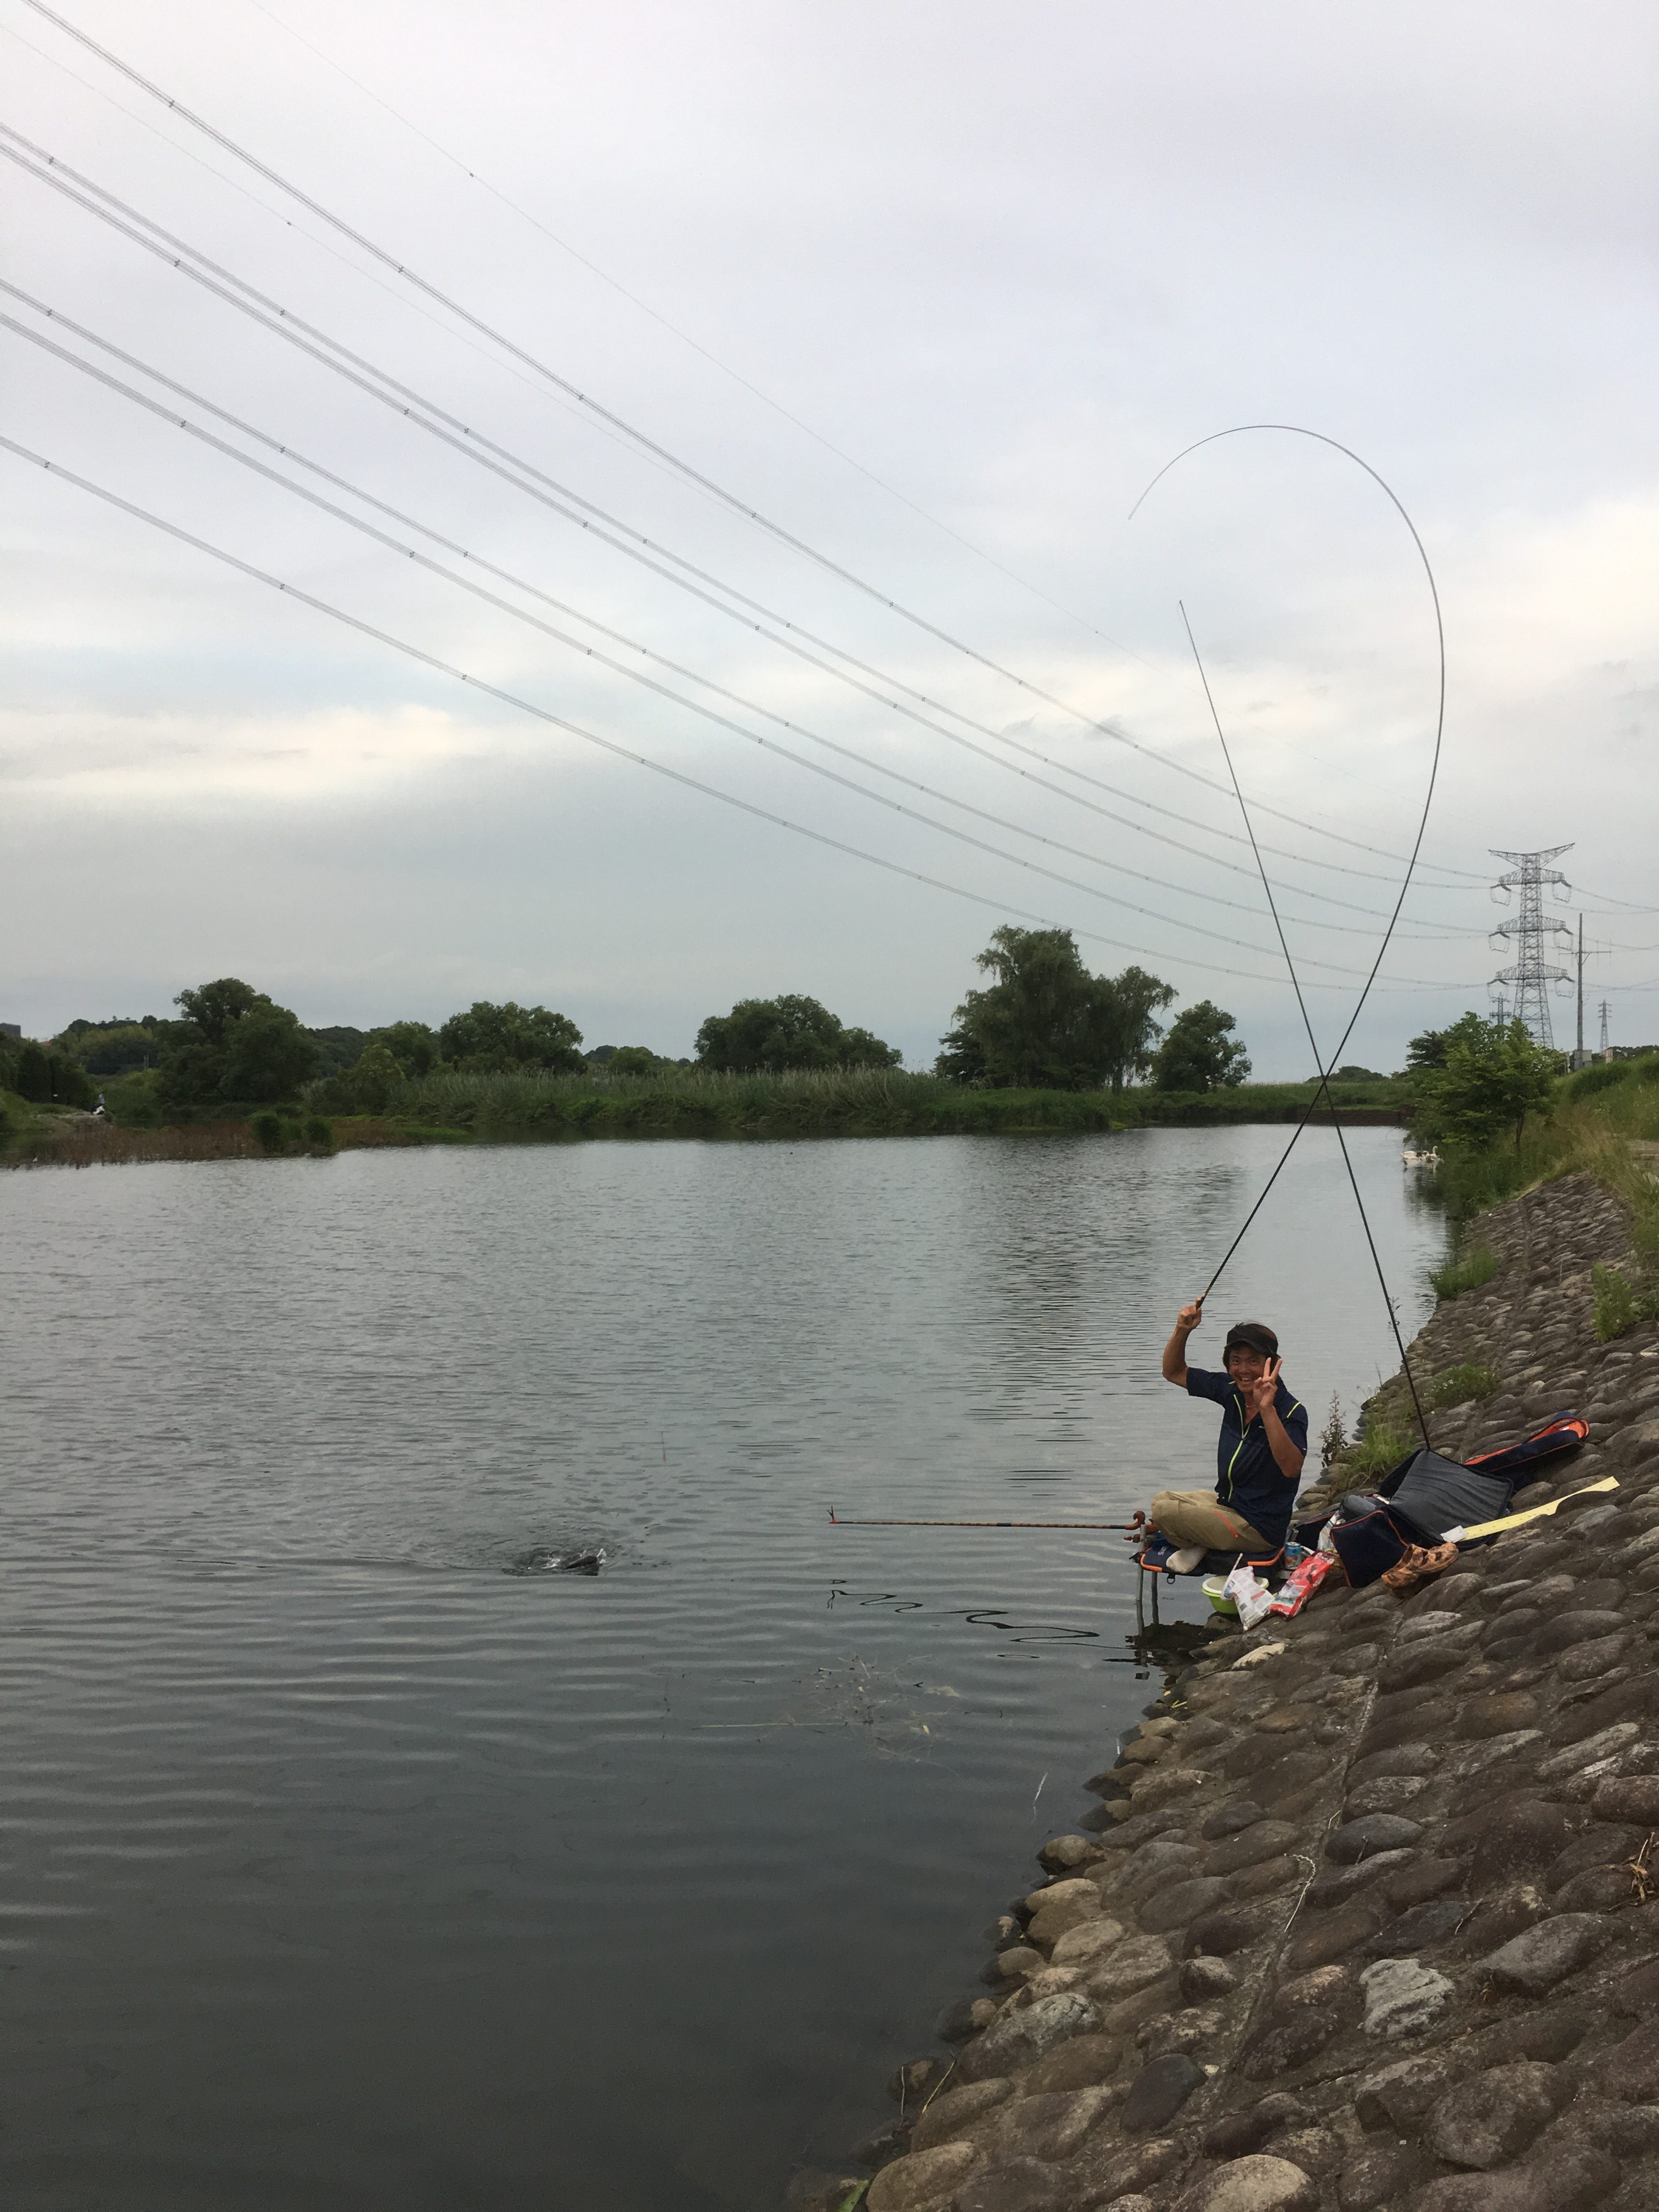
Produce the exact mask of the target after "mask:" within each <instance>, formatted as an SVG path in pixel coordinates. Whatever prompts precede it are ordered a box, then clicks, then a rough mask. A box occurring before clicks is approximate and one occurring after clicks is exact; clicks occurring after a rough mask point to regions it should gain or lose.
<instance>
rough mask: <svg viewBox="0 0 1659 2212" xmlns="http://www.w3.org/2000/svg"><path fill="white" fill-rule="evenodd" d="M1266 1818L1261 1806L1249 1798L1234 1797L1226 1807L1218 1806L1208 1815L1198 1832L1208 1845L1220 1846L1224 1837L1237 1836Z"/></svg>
mask: <svg viewBox="0 0 1659 2212" xmlns="http://www.w3.org/2000/svg"><path fill="white" fill-rule="evenodd" d="M1266 1818H1267V1815H1266V1814H1265V1813H1264V1812H1263V1811H1262V1809H1261V1806H1260V1805H1255V1804H1252V1802H1250V1800H1249V1798H1248V1797H1234V1798H1231V1799H1229V1801H1228V1802H1227V1803H1226V1804H1225V1805H1218V1806H1217V1807H1216V1808H1215V1810H1214V1812H1213V1813H1211V1814H1206V1817H1205V1819H1204V1820H1202V1821H1201V1822H1200V1826H1199V1831H1198V1832H1199V1834H1200V1836H1202V1837H1203V1838H1204V1839H1205V1841H1206V1843H1212V1844H1218V1843H1220V1842H1221V1841H1222V1839H1223V1838H1224V1837H1227V1836H1236V1835H1237V1834H1239V1832H1241V1831H1242V1830H1243V1829H1245V1828H1248V1827H1249V1826H1252V1825H1253V1824H1254V1823H1255V1821H1257V1820H1265V1819H1266Z"/></svg>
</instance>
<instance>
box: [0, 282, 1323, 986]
mask: <svg viewBox="0 0 1659 2212" xmlns="http://www.w3.org/2000/svg"><path fill="white" fill-rule="evenodd" d="M0 326H3V327H4V328H6V329H8V330H10V331H15V333H16V334H17V335H18V336H19V337H24V338H27V339H28V340H29V342H30V343H32V344H34V345H37V346H40V347H41V348H42V349H45V350H46V351H48V352H50V353H52V354H53V355H55V356H57V357H58V359H59V360H61V361H64V362H68V363H69V364H70V366H72V367H74V368H79V369H81V370H82V372H83V373H84V374H87V375H88V376H92V377H94V378H96V379H97V380H98V381H99V382H100V383H101V384H104V385H106V386H108V387H109V388H110V389H111V390H112V391H115V392H119V393H120V394H121V396H122V397H123V398H127V399H130V400H131V401H132V402H134V404H137V405H138V406H140V407H143V408H145V409H147V410H149V412H150V413H152V414H155V415H157V416H161V419H162V420H163V421H165V422H168V423H170V424H171V425H172V426H173V428H177V429H179V430H182V431H183V432H184V433H185V435H187V436H190V437H192V438H195V439H197V440H198V441H200V442H202V443H203V444H204V445H207V446H209V447H211V448H212V449H213V450H214V451H215V452H216V453H222V454H223V455H225V456H226V458H227V459H231V460H234V461H237V462H240V464H241V465H242V466H243V467H245V468H247V469H251V470H252V471H254V472H255V473H256V474H257V475H258V476H261V477H264V479H265V480H266V481H267V482H268V483H274V484H276V485H278V486H280V487H281V488H282V489H283V490H285V491H288V492H290V493H291V494H293V495H294V496H295V498H298V499H302V500H304V501H307V503H308V504H309V505H311V506H313V507H317V508H319V510H320V511H321V512H322V513H326V514H329V515H331V516H332V517H333V518H334V519H335V520H337V521H340V522H343V523H344V524H345V525H346V526H348V527H349V528H350V529H354V530H356V531H358V532H361V533H362V535H363V536H365V537H368V538H372V539H374V541H375V543H376V544H380V545H384V546H385V547H386V549H387V550H389V551H391V552H393V553H396V554H398V555H399V556H401V557H402V558H404V559H406V560H410V561H412V562H416V564H417V565H418V566H419V567H421V568H425V569H426V570H428V572H429V573H430V574H433V575H436V576H439V577H441V578H442V579H443V580H445V581H446V582H447V583H451V584H453V585H455V586H458V587H459V589H460V590H462V591H465V592H470V593H471V595H472V596H473V597H474V598H476V599H482V600H483V601H484V602H485V603H486V604H487V605H490V606H493V607H495V608H497V609H499V610H500V611H501V612H502V613H504V614H507V615H509V616H511V617H514V618H515V619H516V620H518V621H520V622H524V623H528V624H530V625H531V627H532V628H533V629H538V630H540V631H542V632H543V633H544V635H546V636H549V637H550V638H553V639H554V640H555V641H556V642H557V643H559V644H561V645H564V646H568V647H572V648H573V649H574V650H575V651H576V652H578V653H584V654H586V656H587V657H588V658H590V659H595V660H598V661H599V662H600V663H601V664H602V665H604V666H605V667H607V668H610V669H612V670H614V671H616V672H617V674H619V675H623V676H626V677H628V678H630V679H631V680H632V681H634V682H635V683H638V684H643V685H644V686H645V687H646V688H647V690H651V691H653V692H655V693H656V694H657V696H659V697H660V698H664V699H667V700H669V701H671V702H672V703H673V704H674V705H676V706H679V707H684V708H688V709H689V710H690V712H691V713H693V714H700V715H702V716H703V717H704V718H705V719H706V720H709V721H712V722H714V723H716V724H718V725H719V726H720V727H721V728H722V729H726V730H729V731H731V732H732V733H733V734H734V735H735V736H738V737H740V738H744V739H745V740H746V741H747V742H748V743H749V744H754V745H758V746H760V747H761V748H762V749H763V750H765V751H767V752H769V753H773V754H775V755H776V756H778V757H780V758H781V759H783V760H787V761H788V762H790V763H792V765H793V766H794V767H796V768H799V769H805V771H806V772H807V773H808V774H809V775H818V776H822V777H823V778H824V779H825V780H826V781H829V782H832V783H836V784H839V785H840V786H841V787H842V788H843V789H844V790H848V791H851V792H854V793H857V794H858V796H859V797H860V798H862V799H869V800H871V801H872V803H873V804H874V805H878V806H885V807H888V808H890V810H891V811H893V812H895V813H897V814H902V815H903V816H904V817H906V818H907V819H908V820H910V821H913V822H920V823H922V824H923V825H924V826H925V827H926V828H927V829H935V830H937V831H939V834H940V835H941V836H946V837H951V838H954V839H956V841H957V842H958V843H960V844H965V845H969V846H972V847H973V848H975V850H977V851H979V852H981V853H988V854H991V856H992V857H993V858H994V859H996V860H1006V861H1007V862H1009V864H1010V865H1011V866H1014V867H1017V868H1024V869H1026V870H1027V871H1028V872H1030V873H1032V874H1035V875H1040V876H1045V877H1047V878H1048V880H1049V881H1050V882H1052V883H1057V884H1063V885H1064V886H1065V887H1066V889H1067V890H1074V891H1082V892H1083V893H1084V894H1085V896H1089V897H1091V898H1099V899H1104V900H1105V901H1106V902H1108V903H1109V905H1112V906H1120V907H1122V908H1126V909H1127V911H1128V912H1129V913H1131V914H1138V915H1142V916H1144V917H1145V918H1146V920H1147V921H1158V922H1163V923H1164V924H1166V925H1167V926H1168V927H1171V928H1176V929H1183V928H1184V929H1188V930H1190V931H1191V932H1192V933H1193V934H1194V935H1195V936H1199V937H1208V938H1213V939H1216V940H1217V942H1218V943H1220V944H1224V945H1238V946H1239V948H1240V949H1241V950H1242V951H1250V952H1266V951H1268V950H1269V948H1267V946H1264V945H1253V944H1250V943H1249V941H1248V940H1246V939H1238V938H1237V937H1233V936H1230V935H1228V934H1227V933H1225V932H1224V931H1222V930H1218V929H1210V928H1207V927H1206V926H1205V925H1204V924H1203V923H1202V922H1196V921H1184V920H1182V918H1180V917H1179V916H1176V915H1168V914H1160V913H1159V912H1158V910H1157V909H1156V908H1152V907H1143V906H1139V905H1137V904H1136V903H1135V902H1134V901H1133V900H1132V899H1126V898H1121V897H1119V896H1118V895H1117V894H1116V893H1115V891H1109V890H1101V889H1100V888H1099V887H1098V886H1097V885H1095V884H1086V883H1083V882H1080V881H1079V880H1078V878H1075V877H1073V876H1066V875H1062V874H1060V872H1058V871H1057V870H1055V869H1053V868H1048V867H1045V866H1042V863H1041V862H1040V861H1036V860H1025V859H1023V858H1022V857H1021V856H1020V855H1019V854H1016V853H1009V852H1006V851H1005V850H1004V849H1003V848H1001V847H1000V846H996V845H992V844H989V843H987V841H986V840H985V839H984V838H982V837H975V836H973V835H972V834H971V833H970V832H969V831H967V830H964V829H957V828H955V827H953V826H952V825H951V823H946V822H940V821H939V820H937V819H936V818H935V817H933V816H932V815H928V814H924V813H921V811H919V810H918V809H916V808H915V807H911V806H906V805H903V804H902V801H900V800H898V799H888V798H886V797H884V795H883V794H882V793H879V792H875V791H872V790H871V789H870V788H869V787H868V786H867V785H866V784H861V783H859V782H857V781H854V779H853V778H851V777H848V776H845V775H840V774H838V773H837V771H836V770H835V769H829V768H826V767H824V766H823V764H822V763H820V762H817V761H811V760H807V759H805V758H804V757H802V756H801V755H800V754H799V753H795V752H792V751H790V750H788V748H787V746H783V745H781V744H778V743H777V741H776V740H775V738H766V737H762V736H761V735H760V734H759V733H758V732H756V731H753V730H746V729H744V727H743V726H742V725H741V724H740V723H738V722H734V721H733V720H731V718H730V717H729V716H728V715H726V714H717V713H716V712H714V709H712V708H708V707H703V706H701V705H699V704H698V702H696V701H695V700H691V699H688V698H686V697H685V696H684V694H683V693H680V692H678V691H674V690H671V689H670V688H669V687H668V686H667V685H666V684H659V683H658V682H657V681H656V680H655V678H652V677H649V676H647V675H645V674H643V673H642V672H641V671H638V670H635V669H630V668H629V667H628V666H627V665H625V664H624V663H623V662H622V661H619V660H616V659H612V658H611V655H609V654H608V653H600V652H599V651H598V649H597V648H596V647H592V646H589V645H585V644H584V643H583V642H582V641H581V640H580V638H574V637H572V636H570V635H569V634H568V632H566V631H563V630H560V629H556V628H555V627H554V626H553V625H552V624H551V623H547V622H544V621H543V620H542V618H541V617H539V616H538V615H534V614H532V613H530V612H529V611H527V610H526V609H524V608H522V607H517V606H514V605H513V603H512V602H511V601H510V600H507V599H502V598H501V595H500V594H499V593H498V592H492V591H490V590H489V588H488V587H487V586H484V585H483V584H480V583H477V582H475V581H474V580H472V579H471V577H468V576H464V575H460V574H457V573H456V571H455V570H453V569H452V568H445V567H444V566H443V564H442V563H441V562H437V561H434V560H433V559H432V558H431V557H430V556H428V555H427V554H424V553H421V552H419V551H417V550H416V549H415V548H414V547H413V546H410V545H407V544H402V543H401V542H400V541H399V540H398V539H397V538H393V537H392V536H391V535H390V533H389V532H386V531H384V530H381V529H380V528H379V527H377V526H375V525H374V524H373V523H370V522H367V521H365V520H362V518H361V517H360V516H356V515H353V514H351V513H349V512H348V511H347V510H346V509H345V508H343V507H338V506H337V505H336V504H335V503H334V502H333V501H331V500H327V499H325V498H324V497H323V496H322V495H321V494H320V493H318V492H313V491H311V490H308V489H307V488H306V487H305V486H304V485H303V484H299V483H295V482H294V480H293V479H292V478H291V477H285V476H283V474H282V473H281V472H280V471H278V470H276V469H273V468H270V467H269V466H267V465H266V464H265V463H264V462H263V461H260V460H258V459H255V458H254V457H253V456H252V454H248V453H240V452H239V451H238V450H237V448H236V447H234V446H232V445H231V444H230V443H229V442H228V441H227V440H225V439H222V438H220V437H217V436H216V435H214V434H213V433H212V432H211V431H208V430H204V429H203V428H201V427H200V426H199V425H198V424H196V423H193V422H191V421H190V419H189V417H188V416H181V415H175V414H173V413H172V412H171V411H170V410H167V409H165V408H163V407H162V405H161V403H160V402H159V401H158V400H154V399H150V398H147V397H146V395H145V394H144V393H143V392H137V391H135V390H134V389H133V387H132V386H131V385H126V384H123V383H122V382H121V380H119V379H118V377H114V376H112V375H110V374H109V373H108V372H107V371H106V370H104V369H100V368H97V367H95V366H94V364H93V363H92V362H83V361H81V360H79V359H77V357H76V356H75V355H74V354H72V353H70V351H69V350H68V349H67V348H66V347H64V346H60V345H57V344H55V343H53V341H52V339H50V338H47V337H41V336H40V335H39V334H38V333H36V332H34V331H29V330H27V329H26V328H25V327H24V326H23V325H21V323H19V322H17V321H16V320H15V319H14V318H13V317H12V316H10V315H6V314H0ZM803 734H808V735H810V734H811V733H810V732H804V733H803ZM818 742H820V743H823V744H831V741H830V740H829V739H827V738H826V739H820V740H818ZM832 750H835V751H836V752H838V753H841V754H842V755H844V756H845V757H848V758H850V759H853V760H855V761H858V762H859V763H860V765H861V766H865V767H869V766H872V765H874V764H873V763H870V762H868V761H866V760H865V759H864V757H863V756H862V755H860V754H857V753H854V752H853V751H852V750H851V749H850V748H849V747H847V746H842V745H839V744H835V745H833V746H832ZM899 781H902V782H905V783H907V784H909V785H911V787H912V788H914V789H917V790H922V791H927V786H925V785H921V784H916V783H915V782H914V780H913V779H912V778H910V777H908V776H904V777H900V778H899ZM927 795H928V796H929V797H942V796H944V794H942V793H933V792H931V791H929V792H928V793H927ZM947 803H948V804H951V805H957V804H964V802H959V801H955V800H949V801H947ZM967 811H969V812H970V813H974V814H976V815H981V817H982V818H984V819H987V820H990V821H994V822H996V821H999V819H1000V817H996V816H994V815H986V814H984V811H983V810H982V809H981V808H978V807H969V808H968V809H967ZM1000 826H1002V827H1004V828H1010V827H1012V826H1014V825H1012V824H1009V823H1001V825H1000ZM1031 834H1033V835H1036V834H1037V833H1035V832H1033V833H1031ZM1042 842H1044V843H1052V842H1054V841H1053V840H1050V839H1047V838H1045V839H1043V840H1042ZM1066 849H1072V848H1066ZM1083 857H1085V859H1087V858H1092V855H1088V854H1085V855H1084V856H1083ZM1209 896H1212V897H1214V896H1216V895H1215V894H1214V893H1211V894H1209ZM1220 903H1222V904H1224V905H1226V906H1230V907H1234V908H1237V910H1238V911H1239V912H1241V913H1244V912H1248V911H1249V909H1248V908H1245V906H1244V904H1243V901H1242V900H1237V899H1225V900H1222V901H1221V902H1220ZM1322 927H1326V928H1332V927H1335V928H1344V927H1352V925H1346V924H1343V923H1340V922H1338V923H1334V924H1333V923H1325V924H1323V925H1322ZM1310 964H1311V965H1312V966H1314V967H1317V968H1325V969H1329V970H1330V971H1331V972H1332V973H1333V974H1334V975H1358V973H1360V972H1361V971H1360V970H1358V969H1347V968H1344V967H1343V966H1342V965H1341V964H1340V963H1338V962H1335V961H1329V960H1318V959H1315V960H1313V961H1311V963H1310Z"/></svg>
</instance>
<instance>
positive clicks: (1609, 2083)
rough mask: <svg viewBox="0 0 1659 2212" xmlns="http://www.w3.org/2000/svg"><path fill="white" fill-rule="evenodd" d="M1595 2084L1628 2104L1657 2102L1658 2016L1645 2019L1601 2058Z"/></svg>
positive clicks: (1658, 2073) (1658, 2092)
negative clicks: (1653, 2018) (1654, 2018)
mask: <svg viewBox="0 0 1659 2212" xmlns="http://www.w3.org/2000/svg"><path fill="white" fill-rule="evenodd" d="M1596 2085H1597V2087H1599V2088H1601V2090H1602V2091H1603V2092H1604V2093H1605V2094H1606V2095H1607V2096H1609V2097H1616V2098H1619V2099H1620V2100H1621V2101H1623V2102H1625V2103H1627V2104H1632V2105H1650V2104H1653V2103H1655V2102H1659V2020H1645V2021H1643V2023H1642V2025H1641V2027H1637V2028H1632V2031H1631V2033H1629V2034H1628V2035H1627V2036H1626V2038H1625V2039H1624V2041H1623V2042H1622V2043H1619V2044H1615V2045H1613V2049H1612V2050H1611V2051H1608V2052H1607V2053H1606V2054H1605V2055H1604V2056H1603V2057H1601V2060H1600V2062H1599V2063H1598V2066H1597V2069H1596Z"/></svg>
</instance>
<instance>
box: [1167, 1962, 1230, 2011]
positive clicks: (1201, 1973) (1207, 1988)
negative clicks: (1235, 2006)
mask: <svg viewBox="0 0 1659 2212" xmlns="http://www.w3.org/2000/svg"><path fill="white" fill-rule="evenodd" d="M1237 1987H1238V1976H1237V1973H1236V1972H1234V1970H1233V1969H1232V1967H1231V1966H1229V1965H1228V1964H1227V1962H1226V1960H1225V1959H1212V1958H1208V1957H1205V1956H1200V1957H1199V1958H1196V1959H1188V1960H1185V1961H1184V1962H1183V1963H1182V1969H1181V1994H1182V1996H1183V1997H1185V1998H1186V1999H1187V2001H1188V2003H1189V2004H1203V2003H1205V2002H1206V2001H1208V2000H1209V1999H1211V1998H1212V1997H1225V1996H1229V1995H1231V1992H1232V1991H1233V1990H1236V1989H1237Z"/></svg>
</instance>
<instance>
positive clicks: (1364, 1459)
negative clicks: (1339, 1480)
mask: <svg viewBox="0 0 1659 2212" xmlns="http://www.w3.org/2000/svg"><path fill="white" fill-rule="evenodd" d="M1416 1442H1417V1438H1416V1437H1414V1436H1413V1434H1412V1433H1411V1431H1409V1430H1408V1429H1404V1428H1399V1427H1396V1426H1395V1424H1394V1422H1392V1421H1372V1422H1371V1423H1370V1424H1369V1425H1368V1426H1367V1428H1366V1430H1365V1433H1364V1436H1363V1437H1361V1438H1360V1439H1359V1442H1358V1443H1357V1444H1353V1445H1351V1446H1350V1448H1349V1449H1348V1450H1347V1452H1346V1454H1345V1455H1344V1458H1343V1466H1344V1470H1345V1472H1346V1473H1347V1474H1368V1475H1376V1474H1388V1472H1389V1469H1390V1468H1396V1467H1398V1466H1399V1464H1400V1462H1401V1460H1402V1459H1404V1458H1405V1456H1406V1455H1407V1452H1408V1451H1410V1449H1412V1446H1413V1444H1414V1443H1416Z"/></svg>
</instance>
